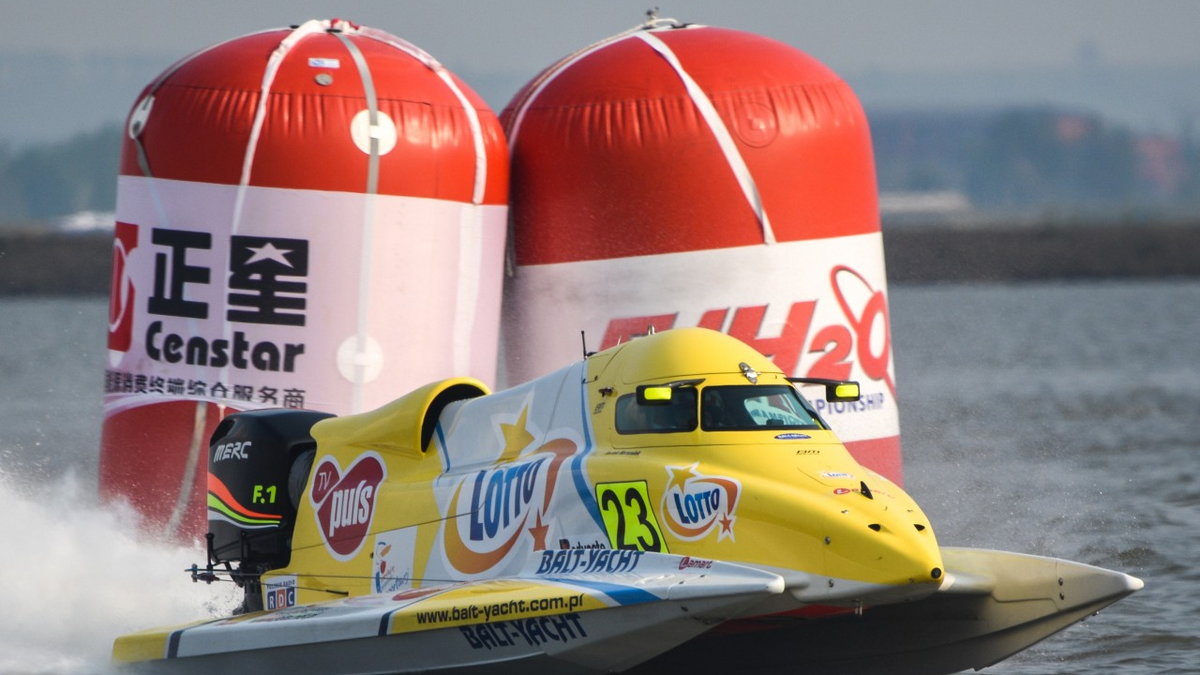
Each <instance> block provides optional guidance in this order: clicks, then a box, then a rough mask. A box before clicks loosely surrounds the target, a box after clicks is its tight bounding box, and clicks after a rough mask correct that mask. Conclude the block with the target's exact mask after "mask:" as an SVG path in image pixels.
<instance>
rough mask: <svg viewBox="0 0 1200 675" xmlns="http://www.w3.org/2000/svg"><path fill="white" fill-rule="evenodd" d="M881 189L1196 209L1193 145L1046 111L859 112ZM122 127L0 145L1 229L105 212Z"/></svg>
mask: <svg viewBox="0 0 1200 675" xmlns="http://www.w3.org/2000/svg"><path fill="white" fill-rule="evenodd" d="M868 118H869V119H870V121H871V131H872V138H873V142H874V147H875V157H876V170H877V173H878V180H879V185H880V189H881V190H883V191H890V192H906V191H907V192H929V191H957V192H960V193H962V194H964V195H965V196H966V197H967V199H968V200H969V201H970V203H971V205H972V206H973V207H975V208H976V209H980V210H983V211H988V210H998V211H1014V210H1030V209H1041V210H1045V209H1056V210H1058V211H1060V212H1063V213H1071V212H1076V211H1081V210H1082V211H1092V212H1094V211H1097V210H1104V209H1108V210H1112V211H1123V212H1129V211H1131V210H1137V209H1151V210H1153V209H1156V208H1158V209H1164V210H1180V209H1186V208H1192V209H1194V208H1196V207H1197V206H1200V143H1197V142H1195V141H1193V140H1192V139H1191V138H1190V137H1189V134H1188V133H1186V132H1185V133H1181V134H1180V135H1179V136H1178V137H1165V136H1161V135H1160V136H1149V135H1144V134H1136V133H1133V132H1131V131H1129V130H1128V129H1125V128H1122V127H1115V126H1110V125H1106V124H1105V123H1104V121H1103V120H1102V119H1101V118H1099V117H1098V116H1096V115H1089V114H1086V113H1076V112H1069V111H1062V110H1058V109H1055V108H1051V107H1026V108H1012V109H1007V110H979V111H965V112H964V111H959V112H937V111H908V112H895V111H872V110H868ZM121 132H122V129H121V126H120V125H117V124H114V125H109V126H106V127H103V128H100V129H97V130H96V131H93V132H90V133H85V134H80V135H77V136H74V137H72V138H70V139H67V140H65V141H62V142H58V143H49V144H42V145H33V146H29V147H26V148H23V149H21V150H13V149H12V148H11V147H9V146H6V145H0V225H6V224H14V223H22V222H26V223H28V222H34V221H43V222H45V221H53V220H55V219H57V218H59V217H61V216H64V215H68V214H71V213H75V212H78V211H89V210H90V211H111V210H113V209H114V208H115V204H116V185H117V165H118V159H119V154H120V144H121Z"/></svg>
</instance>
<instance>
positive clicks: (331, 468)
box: [308, 452, 387, 560]
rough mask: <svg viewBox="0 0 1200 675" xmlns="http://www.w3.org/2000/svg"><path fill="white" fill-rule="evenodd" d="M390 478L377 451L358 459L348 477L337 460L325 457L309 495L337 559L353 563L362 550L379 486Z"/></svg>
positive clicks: (324, 538) (351, 466)
mask: <svg viewBox="0 0 1200 675" xmlns="http://www.w3.org/2000/svg"><path fill="white" fill-rule="evenodd" d="M386 476H387V468H386V467H385V466H384V463H383V460H382V458H381V457H380V456H379V455H378V454H377V453H374V452H367V453H364V454H362V455H359V456H358V457H356V458H355V460H354V462H353V463H352V464H351V465H350V468H348V469H346V471H345V473H344V474H343V473H342V470H341V466H340V465H339V464H338V461H337V460H336V459H335V458H333V457H329V456H326V457H323V458H321V462H320V463H319V464H318V465H317V468H316V470H315V471H314V472H313V487H312V492H310V493H309V495H308V496H309V499H310V500H311V501H312V505H313V510H314V511H315V512H316V514H317V524H318V525H319V526H320V529H321V539H322V540H324V542H325V547H326V548H327V549H328V550H329V552H330V554H331V555H333V557H334V558H336V559H338V560H349V559H350V558H353V557H354V556H355V555H356V554H357V553H358V551H359V549H361V548H362V545H363V543H364V542H365V541H366V540H367V533H368V532H369V531H370V529H371V519H372V518H373V517H374V515H375V504H376V501H377V500H378V497H379V485H380V483H382V482H383V479H384V478H385V477H386Z"/></svg>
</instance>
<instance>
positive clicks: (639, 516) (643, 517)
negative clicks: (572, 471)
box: [596, 480, 667, 553]
mask: <svg viewBox="0 0 1200 675" xmlns="http://www.w3.org/2000/svg"><path fill="white" fill-rule="evenodd" d="M596 502H597V503H599V504H600V515H601V516H603V518H604V529H605V531H606V532H607V534H608V543H609V545H611V546H612V547H613V548H623V549H635V550H638V551H655V552H658V553H663V552H666V551H667V547H666V543H665V541H664V540H663V536H662V529H661V528H660V527H659V526H658V519H657V518H655V516H654V510H653V509H652V508H651V507H650V505H651V504H652V503H653V502H652V501H651V500H650V492H649V489H648V488H647V487H646V481H644V480H638V481H626V482H621V483H597V484H596Z"/></svg>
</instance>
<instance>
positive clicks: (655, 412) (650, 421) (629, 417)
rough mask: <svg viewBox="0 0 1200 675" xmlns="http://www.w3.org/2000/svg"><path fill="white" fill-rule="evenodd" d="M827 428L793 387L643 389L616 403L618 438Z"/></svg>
mask: <svg viewBox="0 0 1200 675" xmlns="http://www.w3.org/2000/svg"><path fill="white" fill-rule="evenodd" d="M697 423H699V425H700V428H701V429H703V430H704V431H757V430H762V429H770V430H772V431H784V430H798V429H828V428H829V427H828V426H826V424H825V423H824V422H823V421H822V420H821V418H820V416H819V415H817V413H816V411H814V410H813V409H812V406H811V405H809V403H808V401H806V400H805V399H804V397H802V396H800V394H799V392H797V391H796V388H795V387H794V386H792V385H787V384H778V385H775V384H746V385H713V386H707V387H702V388H701V387H697V386H694V384H691V383H688V385H687V386H672V385H663V386H643V387H639V388H638V392H637V393H635V394H625V395H624V396H621V397H620V398H618V399H617V404H616V427H617V433H621V434H653V433H671V432H677V431H693V430H695V428H696V424H697Z"/></svg>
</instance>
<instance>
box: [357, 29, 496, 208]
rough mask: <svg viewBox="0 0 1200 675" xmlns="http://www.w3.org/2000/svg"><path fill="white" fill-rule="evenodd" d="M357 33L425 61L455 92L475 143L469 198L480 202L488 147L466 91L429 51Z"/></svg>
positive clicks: (383, 35)
mask: <svg viewBox="0 0 1200 675" xmlns="http://www.w3.org/2000/svg"><path fill="white" fill-rule="evenodd" d="M358 34H359V35H362V36H363V37H367V38H371V39H373V40H378V41H379V42H382V43H384V44H386V45H388V46H389V47H393V48H395V49H399V50H400V51H402V52H404V53H405V54H408V55H409V56H411V57H413V58H414V59H416V60H418V61H420V62H421V63H423V64H425V67H427V68H429V69H430V70H432V71H433V72H434V74H436V75H437V76H438V79H440V80H441V81H442V82H443V83H444V84H445V85H446V88H447V89H449V90H450V93H452V94H454V98H456V99H458V103H459V105H461V106H462V110H463V114H465V115H466V116H467V125H468V126H469V127H470V129H471V141H472V143H473V144H474V146H475V183H474V186H473V189H472V193H471V201H472V203H474V204H482V203H483V195H484V191H485V189H486V188H487V146H486V145H485V144H484V141H483V125H482V124H481V123H480V121H479V111H477V110H475V108H474V106H472V105H471V102H470V101H468V100H467V96H466V94H464V93H463V91H462V88H461V87H459V86H458V83H456V82H455V81H454V77H453V76H452V75H451V74H450V71H449V70H446V67H445V66H443V65H442V64H441V63H440V62H439V61H438V60H437V59H435V58H434V57H433V55H432V54H430V53H429V52H427V51H425V50H424V49H421V48H420V47H418V46H416V45H414V44H413V43H411V42H409V41H408V40H404V39H402V38H399V37H396V36H395V35H392V34H391V33H388V32H386V31H382V30H378V29H376V28H366V27H364V28H360V29H359V30H358Z"/></svg>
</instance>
